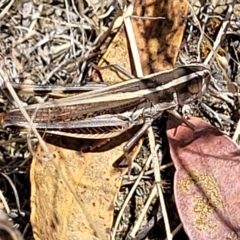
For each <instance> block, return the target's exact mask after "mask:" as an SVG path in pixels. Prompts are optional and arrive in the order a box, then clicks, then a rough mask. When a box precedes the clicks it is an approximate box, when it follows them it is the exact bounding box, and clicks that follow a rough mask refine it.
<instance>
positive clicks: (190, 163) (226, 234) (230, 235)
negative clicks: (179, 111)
mask: <svg viewBox="0 0 240 240" xmlns="http://www.w3.org/2000/svg"><path fill="white" fill-rule="evenodd" d="M189 121H190V122H191V123H192V124H194V125H195V126H196V127H198V128H199V129H204V130H202V131H199V132H193V131H192V130H191V129H190V128H188V127H186V126H185V125H183V124H182V125H181V124H180V123H179V122H178V121H176V120H175V119H174V118H173V117H171V118H170V119H169V121H168V130H167V136H168V141H169V145H170V152H171V157H172V160H173V162H174V165H175V167H176V174H175V179H174V195H175V199H176V204H177V207H178V212H179V215H180V218H181V220H182V223H183V226H184V229H185V231H186V233H187V234H188V237H189V238H190V239H194V240H195V239H198V240H201V239H202V240H205V239H209V240H215V239H239V237H238V236H239V234H240V217H239V216H240V215H239V206H240V198H239V193H240V183H239V175H240V157H239V152H240V148H239V146H237V145H236V144H235V143H234V142H233V141H232V140H231V139H230V138H229V137H227V136H225V135H223V134H222V133H221V132H220V131H219V130H218V129H216V128H214V127H211V126H210V125H209V124H207V123H206V122H204V121H203V120H201V119H199V118H191V119H190V120H189Z"/></svg>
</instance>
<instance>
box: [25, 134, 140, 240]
mask: <svg viewBox="0 0 240 240" xmlns="http://www.w3.org/2000/svg"><path fill="white" fill-rule="evenodd" d="M127 135H129V134H127ZM129 137H130V136H127V138H129ZM59 139H60V138H59V137H57V136H56V137H55V139H52V140H53V142H55V143H56V145H57V143H59V142H60V140H59ZM118 140H120V139H118ZM123 140H124V143H122V144H120V145H119V144H118V146H117V147H115V148H109V149H108V150H105V151H103V152H95V153H94V152H90V153H85V154H81V153H80V152H79V151H74V150H69V149H65V148H61V147H57V146H54V145H51V144H47V146H48V148H49V150H50V151H51V153H52V154H53V155H54V159H53V160H52V161H49V162H41V161H38V160H37V159H36V158H34V159H33V161H32V165H31V174H30V178H31V209H32V212H31V224H32V227H33V232H34V238H35V240H37V239H41V240H42V239H48V240H59V239H65V240H68V239H69V240H70V239H71V240H72V239H84V240H88V239H94V237H96V234H95V232H94V230H93V229H94V227H95V228H97V229H98V230H99V231H100V232H101V234H102V235H101V236H99V237H100V239H108V237H109V235H110V230H111V225H112V220H113V210H114V202H115V197H116V194H117V192H118V191H119V187H120V185H121V180H122V176H123V175H124V173H126V170H127V169H126V168H124V169H120V170H119V169H118V168H114V167H112V164H113V163H114V161H116V159H118V158H120V157H121V156H122V147H123V146H124V144H125V142H126V139H123ZM72 145H74V148H76V143H73V144H72ZM80 145H81V142H80ZM139 146H140V145H139ZM70 148H71V146H70ZM79 148H80V146H79ZM39 151H40V150H39ZM135 152H136V149H135ZM39 154H41V152H40V153H39ZM134 157H135V156H133V158H134ZM55 166H57V167H58V171H60V172H61V174H63V175H64V178H65V179H66V181H67V183H68V184H69V185H70V186H71V188H72V189H73V190H74V193H75V194H76V196H77V197H78V198H79V199H80V201H81V202H82V205H83V206H84V212H83V210H82V208H81V207H80V206H79V204H78V203H77V201H76V199H75V198H74V196H73V194H72V193H71V192H70V191H69V189H68V187H67V186H66V184H65V181H64V179H63V178H62V177H61V176H59V173H58V171H57V169H56V168H55ZM86 213H87V214H89V215H90V218H91V219H90V221H89V219H88V218H87V216H86ZM91 221H92V223H93V224H94V227H93V226H92V225H91V223H90V222H91Z"/></svg>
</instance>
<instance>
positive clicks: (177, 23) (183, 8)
mask: <svg viewBox="0 0 240 240" xmlns="http://www.w3.org/2000/svg"><path fill="white" fill-rule="evenodd" d="M187 13H188V4H187V1H177V0H167V1H160V0H145V1H142V0H137V1H136V2H135V5H134V15H136V16H144V17H146V16H148V17H164V18H165V19H154V20H147V19H141V18H131V21H132V25H133V29H134V34H135V38H136V41H137V47H138V51H139V55H140V61H141V64H142V69H143V73H144V75H147V74H149V73H152V72H158V71H162V70H167V69H171V68H173V67H174V64H175V62H176V58H177V56H178V52H179V48H180V45H181V42H182V36H183V33H184V29H185V20H186V17H187ZM129 51H130V50H129V45H128V41H127V37H126V33H125V30H124V26H122V27H121V28H120V30H119V32H118V34H117V35H116V36H115V38H114V39H113V41H112V43H111V44H110V45H109V48H108V50H107V52H106V53H105V54H104V56H103V57H102V59H101V61H100V62H99V66H106V65H109V64H118V65H120V66H121V67H122V68H123V69H125V70H126V71H128V72H132V71H131V62H130V59H132V57H131V54H130V52H129ZM100 72H101V75H102V78H103V79H104V81H106V82H108V83H116V82H121V81H123V80H126V79H128V78H127V77H126V76H124V75H123V74H120V73H119V72H117V71H115V70H114V71H113V70H111V69H104V70H101V71H100ZM119 76H121V77H119Z"/></svg>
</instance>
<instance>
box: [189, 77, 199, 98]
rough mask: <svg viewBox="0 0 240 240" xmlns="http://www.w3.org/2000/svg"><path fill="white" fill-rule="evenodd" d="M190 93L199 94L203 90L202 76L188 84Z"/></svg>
mask: <svg viewBox="0 0 240 240" xmlns="http://www.w3.org/2000/svg"><path fill="white" fill-rule="evenodd" d="M187 88H188V91H189V93H191V94H192V95H194V94H198V93H199V92H200V91H202V78H200V77H197V78H194V79H193V80H192V81H191V82H190V83H189V84H188V85H187Z"/></svg>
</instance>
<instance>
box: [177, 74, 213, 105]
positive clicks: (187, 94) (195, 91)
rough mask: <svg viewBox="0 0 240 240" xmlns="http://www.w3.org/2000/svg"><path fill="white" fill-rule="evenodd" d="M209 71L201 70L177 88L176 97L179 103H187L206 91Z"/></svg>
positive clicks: (198, 97)
mask: <svg viewBox="0 0 240 240" xmlns="http://www.w3.org/2000/svg"><path fill="white" fill-rule="evenodd" d="M210 76H211V75H210V72H209V71H208V70H203V71H202V72H201V74H199V75H196V76H195V77H194V78H192V79H190V80H189V81H188V82H186V83H185V84H183V85H181V86H179V87H178V89H177V98H178V103H179V104H180V105H184V104H188V103H190V102H192V101H195V100H196V99H200V98H201V97H202V95H203V94H204V93H205V92H206V90H207V87H208V83H209V80H210Z"/></svg>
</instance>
